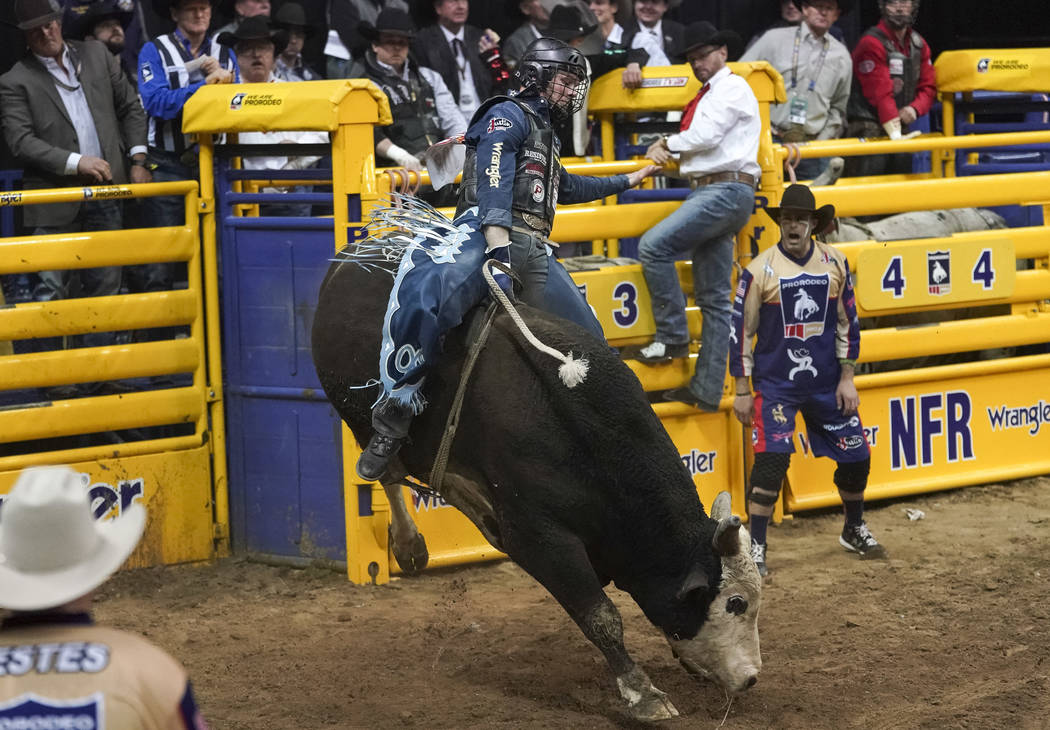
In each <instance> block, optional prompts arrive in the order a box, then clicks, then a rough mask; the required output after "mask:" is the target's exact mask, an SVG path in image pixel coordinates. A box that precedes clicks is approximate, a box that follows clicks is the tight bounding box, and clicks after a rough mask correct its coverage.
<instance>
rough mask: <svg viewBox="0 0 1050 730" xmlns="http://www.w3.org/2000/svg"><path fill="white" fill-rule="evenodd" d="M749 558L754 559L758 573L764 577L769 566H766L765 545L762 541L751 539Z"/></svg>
mask: <svg viewBox="0 0 1050 730" xmlns="http://www.w3.org/2000/svg"><path fill="white" fill-rule="evenodd" d="M751 559H752V560H754V561H755V567H756V568H758V574H759V575H760V576H762V577H763V578H765V577H766V576H767V575H768V574H769V568H767V567H766V546H765V544H764V543H759V542H755V541H754V540H752V541H751Z"/></svg>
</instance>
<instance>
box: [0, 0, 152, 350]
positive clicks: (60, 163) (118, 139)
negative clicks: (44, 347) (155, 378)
mask: <svg viewBox="0 0 1050 730" xmlns="http://www.w3.org/2000/svg"><path fill="white" fill-rule="evenodd" d="M61 15H62V9H61V6H60V5H59V3H58V0H15V16H16V19H17V22H18V28H19V29H20V30H21V31H22V32H23V35H24V36H25V40H26V44H27V45H28V46H29V53H27V54H26V55H25V56H24V57H23V58H22V60H21V61H19V62H18V63H17V64H15V66H14V68H12V69H11V70H10V71H8V72H7V73H6V74H4V75H3V76H0V115H2V120H3V129H4V139H5V140H6V141H7V144H8V146H9V147H10V148H11V152H12V153H13V154H14V156H15V158H16V160H17V161H18V162H19V163H21V164H22V165H23V166H24V168H25V176H24V183H23V184H24V187H25V188H26V189H27V190H31V189H36V188H54V187H78V186H82V185H97V184H109V183H117V184H119V183H126V182H128V180H129V177H130V180H131V182H133V183H145V182H150V179H151V178H150V173H149V171H148V170H147V169H146V168H145V167H143V166H142V165H144V163H145V159H146V116H145V113H144V112H143V110H142V105H141V104H140V103H139V100H138V96H136V94H135V90H134V88H132V86H131V84H130V82H129V81H128V79H127V77H126V76H125V75H124V72H123V71H122V70H121V68H120V62H119V61H118V60H117V58H116V57H115V56H114V55H113V54H112V53H110V52H109V49H107V48H106V47H105V46H104V45H103V44H101V43H99V42H97V41H83V42H81V41H68V42H67V41H64V40H63V39H62V22H61ZM129 165H130V168H131V172H130V175H129V172H128V167H129ZM24 220H25V225H26V227H28V228H33V229H34V232H35V233H37V234H50V233H70V232H78V231H92V230H95V231H97V230H114V229H119V228H121V226H122V215H121V207H120V201H119V200H94V201H90V202H84V203H80V202H72V203H55V204H51V205H30V206H26V208H25V211H24ZM41 278H42V279H43V281H44V283H43V285H42V286H43V289H44V290H43V291H40V289H39V288H38V292H36V293H35V294H34V298H36V299H63V298H66V297H68V296H70V295H80V296H105V295H109V294H116V293H118V292H119V290H120V268H119V267H107V268H104V269H80V270H76V271H73V272H66V271H49V272H42V273H41ZM100 337H101V339H99V338H100ZM84 344H92V345H100V344H106V341H105V338H104V337H102V336H99V335H85V336H84Z"/></svg>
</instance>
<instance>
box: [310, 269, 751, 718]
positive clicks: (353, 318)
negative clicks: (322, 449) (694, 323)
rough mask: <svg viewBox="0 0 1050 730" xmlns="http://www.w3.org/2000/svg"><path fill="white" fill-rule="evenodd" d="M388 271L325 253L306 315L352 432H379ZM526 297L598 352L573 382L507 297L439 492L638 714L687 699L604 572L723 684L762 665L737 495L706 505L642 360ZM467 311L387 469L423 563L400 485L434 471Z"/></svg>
mask: <svg viewBox="0 0 1050 730" xmlns="http://www.w3.org/2000/svg"><path fill="white" fill-rule="evenodd" d="M391 283H392V279H391V277H390V275H389V274H387V273H385V272H375V271H373V272H367V271H365V270H364V269H363V268H361V267H360V266H358V265H356V264H354V263H353V262H350V261H337V262H336V263H333V264H332V266H331V268H330V269H329V271H328V273H327V275H326V276H325V280H324V282H323V283H322V285H321V292H320V296H319V302H318V306H317V312H316V317H315V320H314V326H313V357H314V364H315V366H316V368H317V374H318V376H319V378H320V381H321V385H322V386H323V388H324V390H325V393H326V394H327V396H328V399H329V400H330V402H331V403H332V405H333V406H334V407H335V408H336V410H337V411H338V412H339V414H340V416H341V417H342V418H343V420H344V421H345V422H346V423H347V425H348V426H349V427H350V429H351V430H352V431H353V433H354V436H355V438H356V439H357V441H358V443H360V444H364V443H367V441H368V439H369V437H370V435H371V432H372V426H371V411H370V409H371V406H372V404H373V403H374V402H375V399H376V395H377V390H376V388H360V387H355V386H361V385H363V384H364V383H366V382H367V381H369V380H370V379H373V378H375V376H376V375H377V372H378V362H379V349H380V332H381V325H382V321H383V316H384V312H385V310H386V304H387V296H388V294H389V291H390V288H391ZM519 311H520V313H521V315H522V317H523V319H524V320H525V322H526V323H527V324H528V326H529V327H530V328H531V329H532V331H533V332H534V334H536V335H537V337H538V338H539V339H540V340H541V341H542V342H544V343H546V344H547V345H549V346H551V347H554V348H556V349H558V350H560V351H561V352H569V351H572V353H573V354H574V356H576V357H583V358H586V360H587V361H588V362H589V373H588V375H587V377H586V379H585V380H584V381H583V383H581V384H579V385H577V386H576V387H574V388H572V389H570V388H567V387H566V386H565V385H564V384H563V383H562V382H561V381H560V380H559V378H558V375H557V366H558V364H559V363H558V361H556V360H555V359H553V358H552V357H551V356H549V355H547V354H544V353H541V352H539V351H538V350H536V349H534V348H533V347H532V346H531V345H529V344H528V343H527V342H526V341H525V339H524V338H523V337H522V335H521V334H520V332H519V331H518V329H517V327H516V326H515V325H514V324H513V322H512V321H511V319H510V318H509V317H508V316H506V315H505V314H503V313H501V314H500V315H498V316H497V317H496V319H495V321H494V323H493V328H492V332H491V335H490V336H489V338H488V340H487V342H486V344H485V347H484V349H483V350H482V352H481V354H480V355H479V357H478V361H477V365H476V367H475V369H474V373H473V375H472V377H471V380H470V382H469V385H468V386H467V390H466V393H465V396H464V400H463V408H462V413H461V417H460V424H459V428H458V431H457V433H456V436H455V440H454V442H453V445H452V448H451V451H450V455H449V459H448V468H447V473H446V476H445V480H444V483H443V485H442V496H443V497H444V498H445V499H446V500H447V501H448V502H449V503H450V504H452V505H453V506H455V507H456V508H458V509H459V510H460V511H462V512H463V513H464V514H466V515H467V517H469V518H470V519H471V521H473V522H474V524H475V525H477V527H478V528H479V529H480V530H481V532H482V533H483V534H484V536H485V538H486V539H487V540H489V541H490V542H491V543H492V544H493V545H494V546H495V547H496V548H498V549H500V550H502V551H503V552H505V553H506V554H507V555H509V556H510V558H511V559H513V560H514V561H515V562H516V563H517V564H518V565H520V566H521V567H522V568H523V569H524V570H526V571H527V572H528V573H529V574H531V575H532V576H533V577H534V578H535V579H536V580H538V581H539V582H540V583H541V584H542V585H543V586H544V587H545V588H546V589H547V590H548V591H550V593H551V595H553V596H554V597H555V598H556V599H557V600H558V602H559V603H561V605H562V606H563V607H564V608H565V610H566V611H567V612H568V613H569V615H570V616H571V617H572V619H573V620H574V621H575V622H576V623H577V624H578V625H579V626H580V628H581V629H582V630H583V633H584V634H585V635H586V636H587V638H588V639H590V640H591V642H593V643H594V644H595V645H596V646H597V647H598V648H599V649H600V650H601V651H602V653H603V654H604V655H605V658H606V660H607V661H608V663H609V666H610V668H611V669H612V671H613V673H614V674H615V675H616V678H617V684H618V686H619V689H620V693H621V695H622V696H623V697H624V699H625V700H626V701H627V702H628V705H629V707H630V710H631V712H632V714H633V715H635V716H636V717H639V718H644V719H660V718H664V717H670V716H673V715H674V714H677V712H676V711H675V709H674V707H673V705H672V704H671V703H670V702H669V701H668V700H667V698H666V696H665V695H664V693H662V692H660V691H659V690H658V689H656V688H654V687H653V686H652V684H651V682H650V681H649V678H648V677H647V676H646V674H645V672H644V671H643V670H641V669H640V668H638V667H637V666H636V665H635V664H634V662H633V661H632V659H631V657H630V656H629V655H628V653H627V651H626V649H625V648H624V643H623V628H622V623H621V619H620V615H619V613H618V612H617V610H616V608H615V606H614V605H613V603H612V602H611V601H610V600H609V598H608V597H607V596H606V595H605V592H604V591H603V586H604V585H606V584H608V583H609V582H610V581H614V582H615V583H616V586H617V587H618V588H620V589H622V590H625V591H627V592H628V593H630V594H631V596H632V597H633V598H634V600H635V601H636V602H637V603H638V605H639V606H640V607H641V609H642V610H643V611H644V612H645V615H646V616H647V617H648V618H649V620H650V621H652V622H653V623H654V624H655V625H656V626H657V627H658V628H660V629H661V630H662V631H663V632H664V635H665V636H666V638H667V640H668V642H669V643H670V644H671V647H672V650H673V652H674V653H675V655H676V656H677V657H678V658H679V660H680V661H681V662H682V663H683V665H684V666H685V667H686V668H687V669H689V670H690V671H691V672H694V673H698V674H702V675H704V676H707V677H710V678H711V679H713V680H715V681H716V682H718V683H719V684H720V685H722V686H723V687H725V688H727V689H729V690H731V691H741V690H743V689H746V688H747V687H749V686H750V685H751V684H753V683H754V682H755V679H756V677H757V674H758V670H759V668H760V666H761V660H760V659H759V650H758V632H757V628H756V625H757V616H758V610H759V602H760V581H759V578H758V574H757V571H756V570H755V567H754V563H752V562H751V560H750V557H749V555H748V551H747V550H746V549H742V548H743V546H744V545H746V544H747V543H746V540H747V535H746V531H744V530H742V529H741V528H740V521H739V519H738V518H736V517H731V516H730V514H729V510H728V507H729V505H728V495H723V496H721V497H720V498H719V499H718V500H716V501H715V505H714V506H713V510H712V511H713V514H715V515H716V516H718V517H720V518H721V520H716V519H713V518H711V517H708V516H707V514H706V513H705V511H704V508H703V505H702V504H701V503H700V500H699V498H698V497H697V493H696V490H695V487H694V485H693V482H692V479H691V477H690V475H689V472H688V471H687V470H686V468H685V466H684V464H683V463H682V461H681V458H680V456H679V453H678V450H677V448H676V447H675V446H674V444H673V443H672V441H671V439H670V437H669V436H668V435H667V432H666V431H665V430H664V428H663V425H662V424H661V423H660V421H659V419H658V418H657V417H656V415H655V413H654V412H653V410H652V408H651V407H650V405H649V403H648V401H647V400H646V397H645V394H644V392H643V390H642V388H641V385H640V384H639V382H638V380H637V378H636V377H635V376H634V374H633V373H632V372H631V370H630V369H629V368H627V366H626V365H624V363H623V362H622V361H621V360H620V359H619V358H618V357H617V356H616V354H615V353H614V352H612V351H611V350H610V349H609V348H608V347H607V346H606V344H605V343H602V342H599V341H597V340H595V339H594V338H593V337H592V336H590V335H589V334H588V333H587V332H585V331H584V330H583V329H581V328H580V327H578V326H576V325H574V324H572V323H569V322H566V321H565V320H561V319H558V318H555V317H553V316H552V315H549V314H546V313H544V312H542V311H539V310H537V309H533V308H529V307H527V306H520V307H519ZM465 330H467V327H465V326H464V327H460V328H458V329H457V330H454V331H453V332H451V333H449V334H448V336H447V338H446V341H445V343H444V352H443V355H442V358H441V360H440V362H438V363H436V364H432V366H431V368H432V369H431V371H430V373H429V375H428V379H427V385H426V391H425V392H426V397H427V399H428V401H429V405H428V407H427V409H426V410H425V411H424V412H423V414H422V415H420V416H418V417H417V418H416V419H415V421H414V423H413V426H412V429H411V432H410V435H409V438H408V440H406V443H405V445H404V446H403V447H402V449H401V452H400V454H399V458H398V459H395V461H394V462H392V464H391V469H390V471H389V472H388V475H389V478H388V479H384V481H386V482H389V483H385V484H384V487H385V488H386V492H387V494H388V496H389V498H390V502H391V508H392V509H391V512H392V526H391V537H392V540H391V545H392V549H393V551H394V554H395V557H396V558H397V560H398V562H399V564H400V565H401V567H402V569H404V570H406V571H408V572H413V571H415V570H419V569H421V568H422V567H423V566H424V565H425V563H426V559H427V554H426V547H425V543H424V542H423V540H422V537H421V536H420V535H419V533H418V531H417V530H416V528H415V525H414V523H412V521H411V518H410V516H409V514H408V510H407V508H406V506H405V503H404V499H403V497H402V491H401V488H400V486H398V485H397V484H395V483H394V482H395V481H397V480H399V479H400V478H401V477H402V476H404V475H405V474H408V475H412V476H414V477H416V478H417V479H420V480H422V481H426V480H427V479H428V477H429V475H430V473H431V468H432V466H433V463H434V456H435V453H436V452H437V450H438V447H439V443H440V440H441V436H442V433H443V431H444V428H445V422H446V418H447V415H448V411H449V408H450V405H451V402H452V400H453V398H454V394H455V391H456V388H457V386H458V383H459V373H460V366H461V364H462V361H463V359H464V356H465V354H466V344H465V339H466V334H465Z"/></svg>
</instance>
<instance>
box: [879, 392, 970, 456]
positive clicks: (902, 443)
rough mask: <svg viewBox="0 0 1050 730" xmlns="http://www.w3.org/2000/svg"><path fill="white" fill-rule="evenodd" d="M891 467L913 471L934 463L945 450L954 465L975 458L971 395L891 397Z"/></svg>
mask: <svg viewBox="0 0 1050 730" xmlns="http://www.w3.org/2000/svg"><path fill="white" fill-rule="evenodd" d="M889 405H890V468H891V469H893V470H894V471H897V470H899V469H912V468H914V467H916V466H930V465H932V464H933V463H934V455H935V451H939V450H940V449H943V451H944V456H945V459H946V460H947V461H948V462H949V463H951V462H956V461H969V460H972V459H973V458H974V453H973V430H972V428H971V425H970V418H971V416H972V414H973V406H972V404H971V402H970V394H969V393H967V392H966V391H962V390H956V391H948V392H946V393H927V394H924V395H919V396H914V395H910V396H907V397H905V398H890V402H889Z"/></svg>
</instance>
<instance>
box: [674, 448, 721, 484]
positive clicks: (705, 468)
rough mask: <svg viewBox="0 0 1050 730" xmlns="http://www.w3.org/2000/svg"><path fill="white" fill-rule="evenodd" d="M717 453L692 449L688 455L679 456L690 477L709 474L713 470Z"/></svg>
mask: <svg viewBox="0 0 1050 730" xmlns="http://www.w3.org/2000/svg"><path fill="white" fill-rule="evenodd" d="M717 455H718V452H717V451H698V450H697V449H692V450H691V451H690V452H689V453H688V454H681V457H682V463H683V464H685V468H686V469H688V470H689V473H690V474H691V475H692V476H694V477H695V476H696V475H697V474H710V473H712V472H713V471H714V470H715V457H716V456H717Z"/></svg>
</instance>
